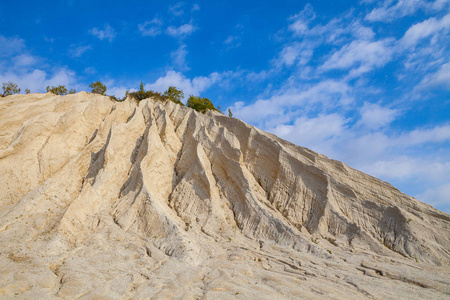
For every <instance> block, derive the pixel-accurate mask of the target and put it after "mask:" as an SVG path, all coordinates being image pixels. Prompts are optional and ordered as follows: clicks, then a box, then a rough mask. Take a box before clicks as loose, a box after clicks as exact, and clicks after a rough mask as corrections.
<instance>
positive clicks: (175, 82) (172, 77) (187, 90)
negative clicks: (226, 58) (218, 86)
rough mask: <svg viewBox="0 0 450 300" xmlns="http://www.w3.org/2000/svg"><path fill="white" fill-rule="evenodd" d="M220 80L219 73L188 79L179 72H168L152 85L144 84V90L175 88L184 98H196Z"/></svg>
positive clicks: (160, 90) (161, 90)
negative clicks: (179, 90) (181, 91)
mask: <svg viewBox="0 0 450 300" xmlns="http://www.w3.org/2000/svg"><path fill="white" fill-rule="evenodd" d="M220 78H221V75H220V74H219V73H211V74H210V75H209V76H207V77H205V76H198V77H194V78H193V79H189V78H186V77H185V76H184V75H183V74H181V73H179V72H176V71H168V72H167V73H166V75H165V76H163V77H160V78H158V79H157V80H156V81H155V82H154V83H150V84H146V85H145V88H146V89H151V90H155V91H159V92H163V91H165V90H167V88H168V87H169V86H176V87H177V88H179V89H181V90H183V92H184V95H185V97H189V95H196V96H197V95H200V94H201V92H203V91H205V90H207V89H208V88H210V87H211V86H212V85H213V84H215V83H216V82H217V81H218V80H219V79H220Z"/></svg>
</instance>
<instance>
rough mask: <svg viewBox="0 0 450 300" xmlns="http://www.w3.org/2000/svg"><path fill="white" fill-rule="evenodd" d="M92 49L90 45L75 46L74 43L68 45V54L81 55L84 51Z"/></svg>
mask: <svg viewBox="0 0 450 300" xmlns="http://www.w3.org/2000/svg"><path fill="white" fill-rule="evenodd" d="M89 50H92V46H90V45H87V46H83V45H80V46H76V45H70V49H69V55H70V56H72V57H81V56H82V55H83V54H84V53H85V52H86V51H89Z"/></svg>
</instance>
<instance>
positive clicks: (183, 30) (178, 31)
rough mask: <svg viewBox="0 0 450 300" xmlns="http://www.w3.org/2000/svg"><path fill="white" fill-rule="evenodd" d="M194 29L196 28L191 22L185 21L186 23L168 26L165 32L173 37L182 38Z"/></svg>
mask: <svg viewBox="0 0 450 300" xmlns="http://www.w3.org/2000/svg"><path fill="white" fill-rule="evenodd" d="M196 30H197V27H195V26H194V25H192V24H191V23H187V24H183V25H181V26H179V27H175V26H169V27H167V29H166V33H167V34H168V35H170V36H172V37H175V38H184V37H186V36H188V35H191V34H192V33H193V32H194V31H196Z"/></svg>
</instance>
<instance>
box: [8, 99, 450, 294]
mask: <svg viewBox="0 0 450 300" xmlns="http://www.w3.org/2000/svg"><path fill="white" fill-rule="evenodd" d="M0 182H1V183H2V184H1V186H0V297H2V298H4V297H6V298H9V297H13V296H15V295H17V296H20V297H21V298H36V297H38V298H46V299H51V298H57V297H63V298H78V297H82V298H99V297H102V296H104V297H110V298H120V297H124V298H152V299H154V298H172V297H175V298H183V299H184V298H185V299H196V298H203V299H211V298H220V299H224V298H236V297H237V298H239V297H241V298H259V299H275V298H277V299H282V298H298V297H306V298H317V297H330V296H331V297H333V298H345V299H352V298H354V299H359V298H361V297H366V298H372V299H376V298H397V299H398V298H411V297H413V298H425V297H426V298H431V299H432V298H436V299H438V298H441V299H442V298H445V297H447V298H449V297H450V271H449V266H450V216H449V215H447V214H445V213H443V212H440V211H438V210H436V209H434V208H433V207H431V206H428V205H426V204H423V203H421V202H418V201H417V200H415V199H413V198H411V197H409V196H407V195H405V194H402V193H401V192H400V191H398V190H397V189H395V188H394V187H392V186H391V185H389V184H387V183H386V182H383V181H381V180H378V179H376V178H373V177H371V176H369V175H366V174H364V173H362V172H359V171H356V170H354V169H352V168H350V167H348V166H346V165H345V164H343V163H341V162H339V161H334V160H330V159H328V158H327V157H325V156H323V155H320V154H317V153H315V152H312V151H310V150H308V149H305V148H302V147H298V146H295V145H293V144H290V143H288V142H286V141H283V140H281V139H279V138H277V137H275V136H273V135H270V134H267V133H265V132H262V131H260V130H258V129H256V128H254V127H252V126H249V125H247V124H245V123H244V122H242V121H240V120H237V119H233V118H228V117H226V116H223V115H221V114H218V113H213V112H208V113H207V114H205V115H202V114H199V113H197V112H195V111H194V110H191V109H189V108H186V107H181V106H179V105H176V104H174V103H172V102H170V101H169V102H167V103H162V102H154V101H153V100H151V99H148V100H144V101H142V102H140V103H139V105H137V104H136V103H135V102H134V101H132V100H126V101H125V102H122V103H117V102H112V101H111V100H110V99H109V98H108V97H104V96H99V95H93V94H89V93H85V92H81V93H78V94H75V95H67V96H64V97H60V96H54V95H51V94H31V95H14V96H9V97H6V98H1V99H0Z"/></svg>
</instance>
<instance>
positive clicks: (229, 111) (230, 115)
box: [228, 109, 233, 118]
mask: <svg viewBox="0 0 450 300" xmlns="http://www.w3.org/2000/svg"><path fill="white" fill-rule="evenodd" d="M228 116H229V117H230V118H232V117H233V113H232V112H231V109H228Z"/></svg>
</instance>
